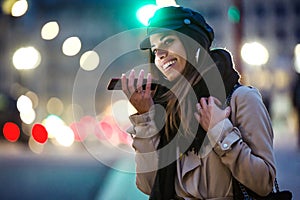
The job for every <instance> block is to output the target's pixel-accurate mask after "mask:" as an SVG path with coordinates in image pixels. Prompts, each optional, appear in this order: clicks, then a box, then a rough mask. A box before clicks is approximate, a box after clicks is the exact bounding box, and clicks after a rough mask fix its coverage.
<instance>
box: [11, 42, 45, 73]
mask: <svg viewBox="0 0 300 200" xmlns="http://www.w3.org/2000/svg"><path fill="white" fill-rule="evenodd" d="M40 63H41V54H40V52H39V51H38V50H36V49H35V48H34V47H32V46H29V47H22V48H20V49H18V50H17V51H16V52H15V53H14V55H13V64H14V66H15V68H16V69H18V70H27V69H34V68H36V67H38V66H39V65H40Z"/></svg>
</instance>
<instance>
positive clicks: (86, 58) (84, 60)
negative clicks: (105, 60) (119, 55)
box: [80, 51, 100, 71]
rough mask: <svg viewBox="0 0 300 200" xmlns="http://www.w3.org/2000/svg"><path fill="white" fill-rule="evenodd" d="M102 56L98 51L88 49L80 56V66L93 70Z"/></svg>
mask: <svg viewBox="0 0 300 200" xmlns="http://www.w3.org/2000/svg"><path fill="white" fill-rule="evenodd" d="M99 63H100V58H99V55H98V53H97V52H95V51H87V52H85V53H84V54H82V56H81V57H80V67H81V68H82V69H84V70H86V71H92V70H94V69H96V68H97V66H98V65H99Z"/></svg>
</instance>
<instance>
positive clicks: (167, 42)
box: [152, 38, 174, 55]
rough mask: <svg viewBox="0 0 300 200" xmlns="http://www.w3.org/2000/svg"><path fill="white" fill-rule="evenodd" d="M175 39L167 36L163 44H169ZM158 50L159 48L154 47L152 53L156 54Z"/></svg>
mask: <svg viewBox="0 0 300 200" xmlns="http://www.w3.org/2000/svg"><path fill="white" fill-rule="evenodd" d="M173 41H174V39H173V38H167V39H166V40H165V41H164V42H163V45H164V46H168V45H169V44H170V43H172V42H173ZM156 52H157V49H153V50H152V53H153V55H156Z"/></svg>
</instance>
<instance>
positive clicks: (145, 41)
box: [140, 25, 182, 50]
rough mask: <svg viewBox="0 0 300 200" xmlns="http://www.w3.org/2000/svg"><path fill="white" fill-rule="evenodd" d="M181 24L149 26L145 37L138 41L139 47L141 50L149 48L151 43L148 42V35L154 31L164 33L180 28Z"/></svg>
mask: <svg viewBox="0 0 300 200" xmlns="http://www.w3.org/2000/svg"><path fill="white" fill-rule="evenodd" d="M181 27H182V25H173V26H168V27H163V28H162V27H149V28H148V30H147V32H148V34H147V37H146V38H145V39H143V40H142V41H141V42H140V49H141V50H147V49H151V43H150V36H151V35H153V34H156V33H164V32H169V31H173V30H176V29H179V28H181Z"/></svg>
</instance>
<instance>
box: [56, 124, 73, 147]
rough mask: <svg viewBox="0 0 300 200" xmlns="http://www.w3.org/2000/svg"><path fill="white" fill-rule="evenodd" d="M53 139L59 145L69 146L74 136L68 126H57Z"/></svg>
mask: <svg viewBox="0 0 300 200" xmlns="http://www.w3.org/2000/svg"><path fill="white" fill-rule="evenodd" d="M55 139H56V141H57V142H58V143H59V144H60V145H62V146H65V147H69V146H71V145H72V144H73V143H74V140H75V136H74V133H73V131H72V129H71V128H70V127H68V126H58V127H57V134H56V137H55Z"/></svg>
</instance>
